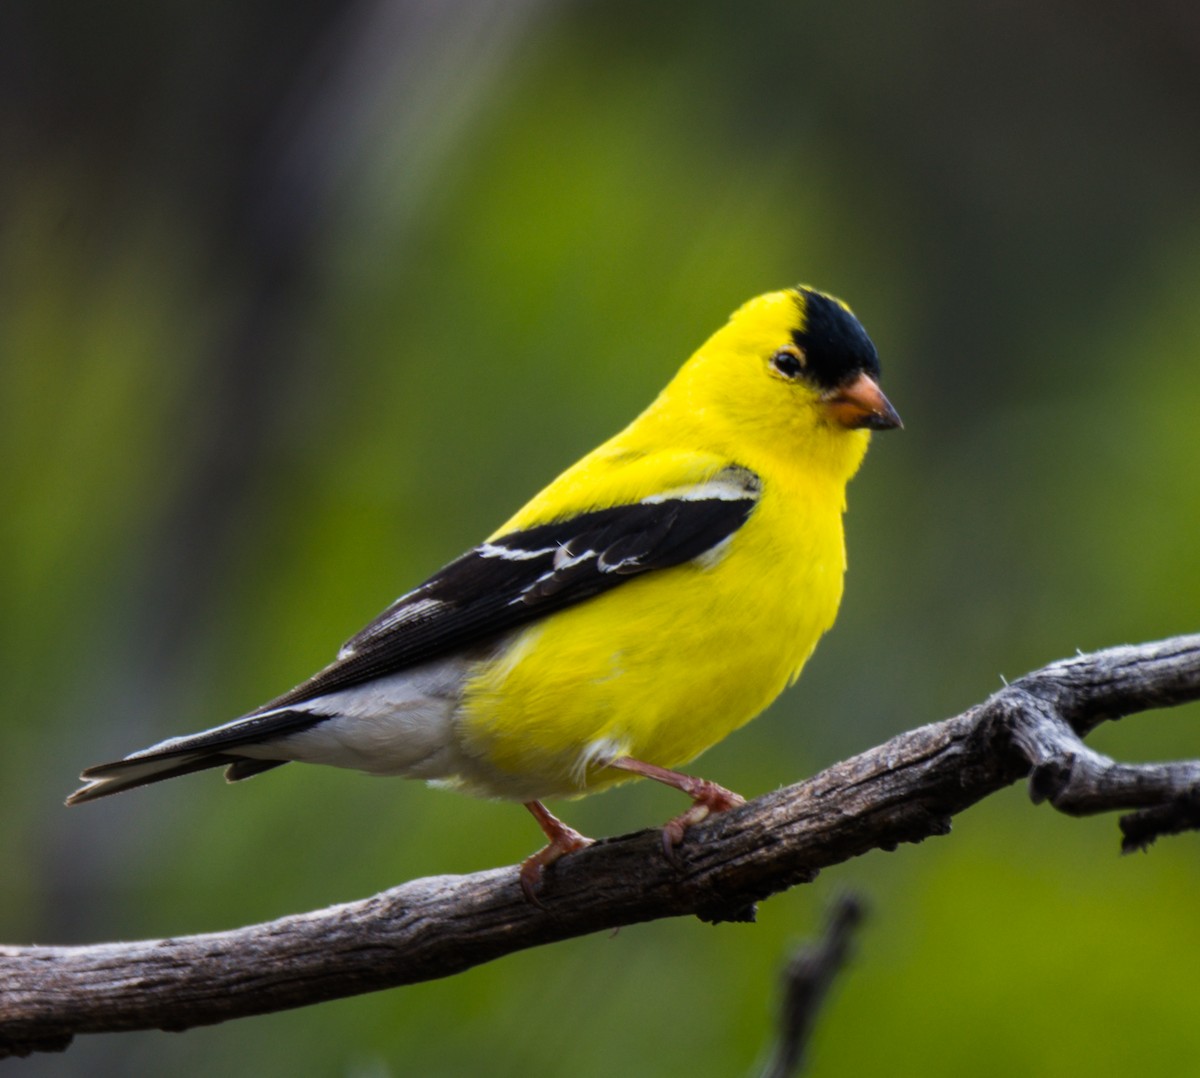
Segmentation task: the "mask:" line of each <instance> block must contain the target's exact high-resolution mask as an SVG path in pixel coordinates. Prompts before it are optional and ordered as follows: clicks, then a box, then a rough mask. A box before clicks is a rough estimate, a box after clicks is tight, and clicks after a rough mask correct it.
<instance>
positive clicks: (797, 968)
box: [762, 895, 863, 1078]
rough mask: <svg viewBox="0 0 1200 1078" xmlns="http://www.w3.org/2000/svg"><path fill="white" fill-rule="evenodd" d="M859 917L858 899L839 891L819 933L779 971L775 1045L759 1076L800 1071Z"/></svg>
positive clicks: (780, 1077)
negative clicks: (780, 1000)
mask: <svg viewBox="0 0 1200 1078" xmlns="http://www.w3.org/2000/svg"><path fill="white" fill-rule="evenodd" d="M862 919H863V906H862V902H861V901H860V900H859V899H858V898H857V897H855V896H854V895H842V896H841V898H839V899H838V900H837V901H836V902H835V903H834V904H833V908H832V909H831V910H830V911H829V916H828V918H827V921H826V924H825V931H824V932H822V933H821V937H820V938H819V939H818V940H816V941H814V942H812V943H808V944H805V945H804V946H803V947H801V948H800V949H799V950H798V951H797V952H796V953H795V954H794V955H792V958H791V961H790V962H788V964H787V969H786V970H785V971H784V974H783V1005H782V1006H781V1007H780V1015H779V1043H778V1044H777V1045H776V1047H775V1052H774V1054H773V1056H772V1057H771V1061H770V1062H769V1063H768V1064H767V1067H766V1070H764V1071H763V1072H762V1078H791V1076H792V1075H796V1074H799V1073H800V1071H801V1069H802V1065H803V1063H804V1053H805V1051H806V1050H807V1048H808V1040H809V1038H810V1037H811V1036H812V1031H813V1027H814V1026H815V1025H816V1021H817V1012H818V1011H820V1009H821V1005H822V1004H823V1003H824V1002H825V997H826V996H827V995H828V994H829V989H830V988H831V987H832V986H833V982H834V979H835V978H836V977H837V975H838V974H839V973H841V972H842V968H843V967H844V966H845V965H846V962H847V961H848V960H849V958H850V942H851V939H852V937H853V935H854V933H855V931H856V930H857V929H858V927H859V925H860V924H861V923H862Z"/></svg>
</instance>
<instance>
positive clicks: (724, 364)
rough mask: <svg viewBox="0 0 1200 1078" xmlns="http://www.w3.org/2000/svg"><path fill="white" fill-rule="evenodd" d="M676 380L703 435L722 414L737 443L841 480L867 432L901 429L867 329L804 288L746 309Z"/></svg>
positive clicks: (853, 465)
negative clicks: (822, 469)
mask: <svg viewBox="0 0 1200 1078" xmlns="http://www.w3.org/2000/svg"><path fill="white" fill-rule="evenodd" d="M676 381H677V382H678V383H680V384H679V386H678V388H679V389H682V390H684V392H685V393H686V396H687V400H688V405H689V407H691V408H692V409H695V410H696V413H697V417H698V418H700V417H701V416H702V417H703V420H702V421H703V422H704V424H705V426H706V427H707V428H708V429H710V430H711V429H712V426H713V425H712V419H713V418H714V417H720V418H721V419H723V420H725V422H726V424H727V425H729V426H730V427H731V429H732V431H735V432H736V434H735V435H734V436H735V437H736V439H737V440H738V441H740V442H741V443H742V444H743V445H749V446H752V447H754V449H755V450H757V451H759V452H763V453H769V454H771V455H773V456H778V455H780V454H782V455H783V456H785V457H788V458H789V459H791V460H792V462H793V463H795V464H800V465H801V466H803V465H811V466H813V467H817V466H820V465H821V464H822V463H824V464H825V465H826V466H827V467H828V468H829V469H831V470H832V471H833V472H834V473H835V474H838V475H839V476H841V477H843V478H849V476H850V475H852V474H853V473H854V471H855V470H856V469H857V468H858V465H859V463H860V462H861V460H862V457H863V454H864V453H865V452H866V449H867V443H868V441H869V440H870V432H871V431H874V430H890V429H892V428H894V427H899V426H900V425H901V423H900V416H899V415H897V414H896V410H895V409H894V408H893V407H892V406H891V404H890V403H889V401H888V399H887V398H886V397H885V396H884V395H883V391H882V390H881V389H880V388H879V356H878V354H877V353H876V351H875V345H874V344H872V343H871V338H870V337H868V336H867V333H866V330H864V329H863V327H862V325H861V324H860V323H859V321H858V319H857V318H855V316H854V313H853V312H852V311H851V310H850V308H849V307H847V306H846V305H845V304H844V303H843V302H842V301H841V300H839V299H835V298H834V297H833V296H829V295H826V294H825V293H823V292H818V291H816V290H815V289H813V288H809V287H807V286H805V285H801V286H799V287H797V288H789V289H785V290H783V291H781V292H768V293H767V294H766V295H763V296H758V297H756V298H755V299H752V300H750V301H749V302H747V303H745V304H743V305H742V306H741V307H740V308H739V309H738V310H737V311H735V312H734V313H733V315H732V317H731V318H730V320H729V322H728V323H727V324H726V325H725V326H723V327H722V328H721V329H719V330H718V331H717V332H716V333H715V334H713V336H712V337H710V338H709V340H708V341H707V342H706V343H705V344H704V345H703V346H702V347H701V348H700V349H699V351H697V352H696V354H695V355H694V356H693V357H692V358H691V359H690V360H689V361H688V363H687V364H685V366H684V368H683V369H682V370H681V371H680V374H679V378H677V380H676ZM745 463H746V464H747V465H749V466H751V467H753V462H752V461H751V460H746V461H745Z"/></svg>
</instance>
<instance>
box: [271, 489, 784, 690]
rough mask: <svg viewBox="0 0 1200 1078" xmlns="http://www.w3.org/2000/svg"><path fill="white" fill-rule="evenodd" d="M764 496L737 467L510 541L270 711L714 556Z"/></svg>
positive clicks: (499, 541)
mask: <svg viewBox="0 0 1200 1078" xmlns="http://www.w3.org/2000/svg"><path fill="white" fill-rule="evenodd" d="M761 489H762V486H761V482H760V481H759V479H758V477H757V476H756V475H755V474H754V473H753V472H750V471H748V470H747V469H745V468H740V467H730V468H726V469H725V470H724V471H722V472H720V473H719V474H718V475H717V476H715V477H714V478H713V479H711V480H709V481H708V482H706V483H702V484H698V485H696V486H695V487H691V488H687V489H682V490H679V491H674V492H672V493H670V494H666V495H659V496H656V497H653V498H647V499H646V500H644V501H641V502H637V503H635V504H633V505H621V506H615V507H613V508H611V509H597V510H594V511H592V512H588V513H581V514H579V515H578V516H573V517H571V518H569V519H567V520H561V521H554V522H552V523H549V524H541V525H539V526H538V527H536V528H529V529H527V530H526V531H520V532H510V533H509V534H507V535H503V536H500V537H498V538H496V539H493V540H491V541H490V542H487V543H483V544H481V545H480V546H477V547H475V548H474V549H473V550H470V551H468V552H467V553H466V554H464V555H463V556H462V557H461V558H459V559H457V560H456V561H453V562H451V563H450V564H449V565H447V566H446V567H445V568H444V569H442V570H440V571H439V572H438V573H436V574H435V575H434V576H432V577H430V579H429V580H427V581H426V582H425V583H424V584H422V585H421V586H420V587H419V588H417V589H415V590H414V591H411V592H409V593H408V594H407V595H404V596H401V597H400V598H399V599H397V600H396V602H395V603H393V604H392V605H391V606H390V607H388V609H387V610H385V611H384V612H383V613H382V614H381V615H380V616H379V617H378V618H376V619H375V620H374V621H373V622H371V624H370V625H368V626H367V627H366V628H365V629H363V630H362V632H360V633H359V634H358V635H357V636H355V637H353V638H352V639H351V640H350V641H348V642H347V644H346V645H345V647H343V648H342V650H341V653H340V655H339V656H338V660H337V662H335V663H333V664H332V665H331V666H328V667H326V668H325V669H324V670H322V671H321V672H320V673H318V674H316V675H315V676H314V677H312V678H310V679H309V680H308V681H306V682H304V683H303V684H301V685H298V686H296V688H294V689H292V690H291V691H290V692H288V693H285V694H284V695H283V696H281V697H279V698H278V699H276V700H273V701H271V703H269V704H266V705H264V706H263V708H261V709H260V710H263V711H265V710H267V709H268V708H279V707H286V706H287V705H289V704H297V703H301V702H302V701H305V700H312V699H314V698H315V697H318V696H323V695H325V694H326V693H329V692H334V691H336V690H339V689H345V688H349V687H350V686H353V685H357V684H360V683H362V682H364V681H369V680H370V679H372V678H376V677H381V676H383V675H386V674H392V673H396V672H397V671H399V670H403V669H404V668H406V667H409V666H413V665H415V664H417V663H421V662H426V661H428V660H430V659H436V658H439V657H441V656H443V655H446V654H449V653H451V652H453V651H457V650H459V649H460V648H466V647H470V646H472V645H475V644H480V643H483V642H485V641H487V640H489V639H492V638H494V637H496V636H498V635H500V634H502V633H505V632H508V631H509V630H511V629H515V628H517V627H519V626H521V625H524V624H526V623H528V622H530V621H533V620H535V619H537V618H542V617H545V616H546V615H547V614H552V613H554V612H555V611H557V610H562V609H564V608H565V607H568V606H573V605H574V604H575V603H578V602H582V601H583V600H584V599H589V598H591V597H592V596H594V595H599V594H601V593H602V592H605V591H609V590H610V589H612V588H615V587H616V586H617V585H618V584H620V583H622V582H623V581H625V580H628V579H630V578H631V577H634V576H637V575H640V574H642V573H647V572H651V571H653V570H655V569H666V568H669V567H671V566H674V565H682V564H683V563H684V562H688V561H691V560H692V559H693V558H697V557H699V556H700V555H702V554H704V553H705V552H706V551H711V550H712V549H713V548H714V547H716V546H718V545H719V544H721V543H723V542H724V541H725V540H726V539H728V538H729V537H730V536H732V535H733V533H734V532H736V531H737V530H738V528H740V527H741V526H742V525H743V524H744V523H745V522H746V520H747V518H748V517H749V516H750V513H751V512H752V510H753V509H754V506H755V504H756V503H757V501H758V497H759V494H760V492H761Z"/></svg>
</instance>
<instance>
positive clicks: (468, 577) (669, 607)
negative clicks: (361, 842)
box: [67, 286, 900, 900]
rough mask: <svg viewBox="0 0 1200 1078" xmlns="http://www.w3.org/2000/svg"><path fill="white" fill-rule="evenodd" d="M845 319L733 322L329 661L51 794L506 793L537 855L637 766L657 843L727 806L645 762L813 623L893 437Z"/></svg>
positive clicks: (804, 648) (688, 751)
mask: <svg viewBox="0 0 1200 1078" xmlns="http://www.w3.org/2000/svg"><path fill="white" fill-rule="evenodd" d="M878 378H879V360H878V357H877V354H876V351H875V346H874V345H873V344H872V343H871V340H870V338H869V337H868V336H867V334H866V332H865V331H864V330H863V328H862V326H861V325H860V324H859V322H858V321H857V319H856V318H855V317H854V315H853V313H852V312H851V311H850V308H849V307H847V306H846V305H845V304H844V303H842V302H841V301H840V300H837V299H835V298H834V297H832V296H829V295H826V294H824V293H822V292H818V291H816V290H814V289H812V288H808V287H804V286H802V287H798V288H795V289H787V290H784V291H780V292H771V293H768V294H767V295H763V296H759V297H757V298H756V299H752V300H750V301H749V302H748V303H746V304H744V305H743V306H742V307H741V308H740V309H739V310H737V311H736V312H734V314H733V316H732V317H731V318H730V320H729V322H728V323H727V324H726V325H725V326H723V327H722V328H721V329H719V330H718V331H717V332H716V333H715V334H713V336H712V337H711V338H709V340H708V341H707V342H705V344H704V345H703V346H702V347H701V348H700V349H699V351H697V352H696V353H695V355H693V356H692V357H691V358H690V359H689V360H688V361H687V362H686V363H685V364H684V365H683V367H682V368H681V369H680V371H679V373H678V374H676V376H675V377H674V379H672V381H671V382H670V384H669V385H668V386H667V387H666V388H665V389H664V390H663V391H662V393H660V394H659V396H658V398H657V399H656V400H655V401H654V403H653V404H651V405H650V407H649V408H647V409H646V410H645V411H644V412H643V413H642V414H641V415H640V416H638V418H637V419H635V420H634V421H633V422H632V423H631V424H630V425H629V426H628V427H626V428H625V429H624V430H623V431H621V432H620V433H619V434H617V435H615V436H614V437H612V438H610V439H609V440H608V441H607V442H605V443H604V444H603V445H601V446H599V447H598V448H597V449H594V450H593V451H592V452H591V453H589V454H588V455H587V456H585V457H584V458H583V459H582V460H580V461H579V462H578V463H576V464H574V465H572V466H571V467H570V468H568V469H567V470H566V471H565V472H563V473H562V475H560V476H559V477H558V478H557V479H555V480H554V481H553V482H552V483H551V484H550V485H549V486H547V487H546V488H545V489H544V490H543V491H542V492H541V493H540V494H537V495H536V496H535V497H534V498H533V500H532V501H530V502H529V503H528V504H527V505H526V506H525V507H524V508H523V509H521V510H520V511H519V512H518V513H517V514H516V515H515V516H514V517H512V518H511V519H510V520H509V521H508V522H507V523H506V524H504V525H502V526H501V527H500V528H498V529H497V530H496V531H495V532H493V533H492V535H491V536H489V537H488V539H486V540H485V541H484V542H483V543H481V544H480V545H479V546H477V547H475V548H474V549H472V550H470V551H468V552H467V553H466V554H464V555H463V556H462V557H460V558H458V559H457V560H456V561H453V562H451V563H450V564H449V565H447V566H446V567H445V568H444V569H442V570H440V571H439V572H437V573H435V574H434V575H433V576H432V577H430V578H429V580H427V581H426V582H425V583H424V584H422V585H421V586H420V587H418V588H416V589H415V590H413V591H410V592H409V593H408V594H406V595H403V596H401V597H400V598H399V599H397V600H396V602H394V603H393V604H392V605H391V606H390V607H388V608H387V609H386V610H385V611H384V612H383V613H382V614H381V615H380V616H379V617H378V618H376V619H375V620H374V621H373V622H371V624H370V625H368V626H367V627H366V628H365V629H363V630H362V632H360V633H358V635H357V636H355V637H353V638H352V639H351V640H350V641H349V642H348V643H347V644H346V645H345V646H344V647H343V648H342V650H341V652H340V653H339V655H338V658H337V660H336V661H335V662H334V663H332V664H331V665H330V666H327V667H326V668H325V669H324V670H322V671H320V672H319V673H317V674H316V675H314V676H313V677H311V678H310V679H309V680H308V681H305V682H304V683H303V684H301V685H299V686H297V687H296V688H294V689H292V690H291V691H290V692H286V693H284V694H283V695H282V696H280V697H277V698H276V699H274V700H272V701H271V702H270V703H267V704H264V705H263V706H262V707H260V708H257V709H256V710H254V711H251V712H249V713H248V714H246V715H244V716H242V717H241V718H238V719H235V720H233V721H232V722H229V723H226V724H225V725H223V726H217V727H215V728H213V729H211V730H206V731H204V732H203V733H198V734H191V735H187V736H184V737H175V738H171V739H169V740H167V741H162V742H160V743H158V744H157V745H153V746H151V747H150V748H148V749H143V750H142V751H140V752H135V753H133V754H131V755H129V756H126V757H125V758H124V759H122V760H118V761H116V762H114V763H108V764H98V765H97V766H95V767H89V768H87V769H86V770H85V771H84V772H83V774H82V776H81V778H82V779H83V780H84V781H85V783H86V785H84V786H83V787H81V788H80V789H78V790H76V791H75V793H73V794H72V795H71V796H70V797H69V798H68V799H67V804H70V805H74V804H79V803H81V802H84V801H91V800H94V799H96V798H98V797H104V796H107V795H108V794H112V793H117V792H118V791H121V790H127V789H130V788H132V787H135V786H142V785H145V784H147V783H151V782H158V781H159V780H161V779H166V778H173V777H174V776H176V775H184V774H187V773H188V772H191V771H200V770H203V769H205V768H210V767H225V769H226V771H225V774H226V777H227V778H228V779H229V780H230V781H236V780H238V779H244V778H248V777H249V776H251V775H256V774H258V773H259V772H260V771H266V770H268V769H270V768H273V767H277V766H279V765H280V764H283V763H287V762H288V761H291V760H299V761H304V762H305V763H318V764H331V765H333V766H335V767H349V768H356V769H358V770H361V771H366V772H370V773H372V774H380V775H402V776H404V777H407V778H419V779H426V780H428V781H430V782H434V783H438V784H443V785H448V786H453V787H457V788H459V789H462V790H464V791H466V792H468V793H471V794H475V795H478V796H482V797H491V798H504V799H509V800H514V801H521V802H523V803H524V804H525V806H526V808H528V809H529V811H530V812H532V813H533V815H534V817H535V819H536V820H537V822H538V824H539V825H540V826H541V828H542V830H543V831H544V832H545V834H546V836H547V838H548V839H549V845H547V846H546V847H545V848H544V849H542V850H540V851H539V852H538V853H535V854H534V855H533V856H531V857H529V858H528V859H527V860H526V861H525V862H524V863H523V864H522V866H521V873H520V880H521V885H522V887H523V888H524V890H525V893H526V895H527V896H529V897H530V899H531V900H534V894H535V888H536V885H537V883H538V881H539V879H540V876H541V873H542V870H543V868H544V866H546V865H549V864H551V863H552V862H553V861H555V860H557V859H558V858H559V857H561V856H562V855H563V854H565V853H569V852H571V851H572V850H576V849H579V848H580V847H582V846H585V845H587V844H588V842H589V841H590V840H588V839H586V838H584V837H583V836H582V835H580V834H579V833H578V832H577V831H575V830H574V829H572V828H570V827H568V826H567V825H566V824H564V823H562V822H561V821H559V820H557V819H556V818H555V817H554V816H552V815H551V814H550V813H549V811H547V809H546V808H545V806H544V805H543V804H542V800H543V799H544V798H552V797H577V796H580V795H582V794H586V793H591V792H592V791H594V790H598V789H602V788H604V787H607V786H610V785H612V784H613V783H617V782H622V781H626V780H628V779H630V778H632V777H635V776H642V777H646V778H653V779H657V780H658V781H660V782H664V783H666V784H668V785H670V786H674V787H676V788H678V789H680V790H682V791H683V792H684V793H686V794H688V795H689V796H690V797H691V798H692V801H693V804H692V807H691V808H690V809H688V810H687V811H686V812H684V813H683V814H682V815H680V816H677V817H676V818H675V819H673V820H671V821H670V822H669V823H668V824H667V825H666V828H665V829H664V842H665V843H666V844H667V845H668V847H669V846H670V845H672V844H674V843H677V842H679V841H680V839H681V838H682V836H683V832H684V830H685V829H686V828H687V827H688V826H690V825H691V824H693V823H695V822H697V821H698V820H701V819H703V818H704V817H705V816H706V815H708V814H709V813H710V812H716V811H722V810H724V809H727V808H729V807H731V806H733V805H736V804H740V803H741V802H742V799H741V798H740V797H738V795H737V794H734V793H732V792H730V791H728V790H725V789H724V788H722V787H720V786H718V785H716V784H715V783H712V782H708V781H706V780H703V779H697V778H693V777H691V776H688V775H682V774H680V773H678V772H677V771H674V770H669V769H672V768H676V767H679V766H682V765H683V764H686V763H687V762H689V761H690V760H693V759H694V758H695V757H697V756H699V755H700V753H702V752H704V750H705V749H707V748H709V747H710V746H712V745H714V744H716V743H717V742H718V741H720V740H721V739H722V738H724V737H725V736H727V735H728V734H729V733H731V732H732V731H733V730H736V729H737V728H738V727H739V726H741V725H743V724H744V723H746V722H748V721H749V720H750V719H752V718H753V717H754V716H755V715H757V714H758V713H759V712H760V711H762V710H763V708H765V707H766V706H767V705H768V704H769V703H770V702H771V701H772V700H774V699H775V697H776V696H777V695H779V693H780V692H782V691H783V689H784V688H785V687H786V686H787V685H789V684H790V683H791V682H792V681H794V680H795V679H796V677H797V676H798V675H799V673H800V670H801V668H802V667H803V666H804V663H805V661H806V660H807V659H808V657H809V655H810V654H812V651H813V648H814V647H816V644H817V641H818V639H819V638H820V637H821V635H822V633H824V632H825V630H826V629H828V628H829V627H830V626H831V625H832V624H833V620H834V617H835V615H836V614H837V608H838V603H839V602H840V600H841V595H842V578H843V574H844V572H845V568H846V555H845V544H844V540H843V534H842V513H843V511H844V509H845V498H846V484H847V482H848V481H849V480H850V478H851V477H852V476H853V475H854V473H855V472H856V471H857V470H858V467H859V464H860V463H861V462H862V459H863V455H864V454H865V453H866V451H867V444H868V442H869V440H870V432H871V431H872V430H887V429H889V428H893V427H898V426H900V417H899V416H898V415H897V414H896V412H895V410H894V409H893V408H892V406H891V404H890V403H888V400H887V398H886V397H884V395H883V393H882V391H881V390H880V388H879V383H878Z"/></svg>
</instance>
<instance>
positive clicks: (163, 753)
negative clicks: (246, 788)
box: [67, 711, 328, 805]
mask: <svg viewBox="0 0 1200 1078" xmlns="http://www.w3.org/2000/svg"><path fill="white" fill-rule="evenodd" d="M327 717H328V716H326V715H316V714H313V713H312V712H311V711H280V712H275V713H267V714H265V715H248V716H247V717H246V718H245V719H242V720H239V721H237V722H232V723H228V724H227V725H225V726H218V727H216V728H215V729H213V730H206V731H205V732H204V733H201V734H195V735H193V736H192V737H177V738H172V739H171V740H170V741H164V742H162V743H161V744H158V745H152V746H151V747H150V748H148V749H143V750H142V751H141V752H135V753H133V754H131V755H129V756H126V757H125V759H123V760H114V761H113V762H112V763H108V764H96V765H95V766H93V767H88V768H85V769H84V771H83V772H82V774H80V776H79V777H80V778H81V779H83V781H84V785H83V786H81V787H80V788H79V789H78V790H76V791H75V792H74V793H73V794H71V796H70V797H68V798H67V804H68V805H81V804H83V803H84V802H85V801H95V800H97V799H98V798H101V797H108V795H109V794H116V793H120V792H121V791H122V790H133V789H136V788H137V787H138V786H148V785H150V783H152V782H162V781H163V779H173V778H176V777H177V776H179V775H190V774H191V773H192V772H193V771H206V770H208V769H209V768H210V767H224V768H225V769H226V770H225V777H226V779H228V780H229V781H230V782H237V781H238V780H239V779H248V778H250V776H251V775H257V774H259V773H261V772H263V771H270V770H271V768H273V767H279V766H280V765H281V764H286V763H287V762H288V761H287V760H286V759H285V760H260V759H253V758H251V757H248V756H242V755H240V754H239V753H237V752H231V751H230V750H232V749H236V748H237V747H238V746H244V745H261V744H263V743H264V742H268V741H274V740H276V739H278V738H281V737H285V736H286V735H288V734H292V733H295V732H296V731H298V730H304V729H307V728H308V727H310V726H313V725H314V724H316V723H318V722H322V721H323V720H324V719H326V718H327Z"/></svg>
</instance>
